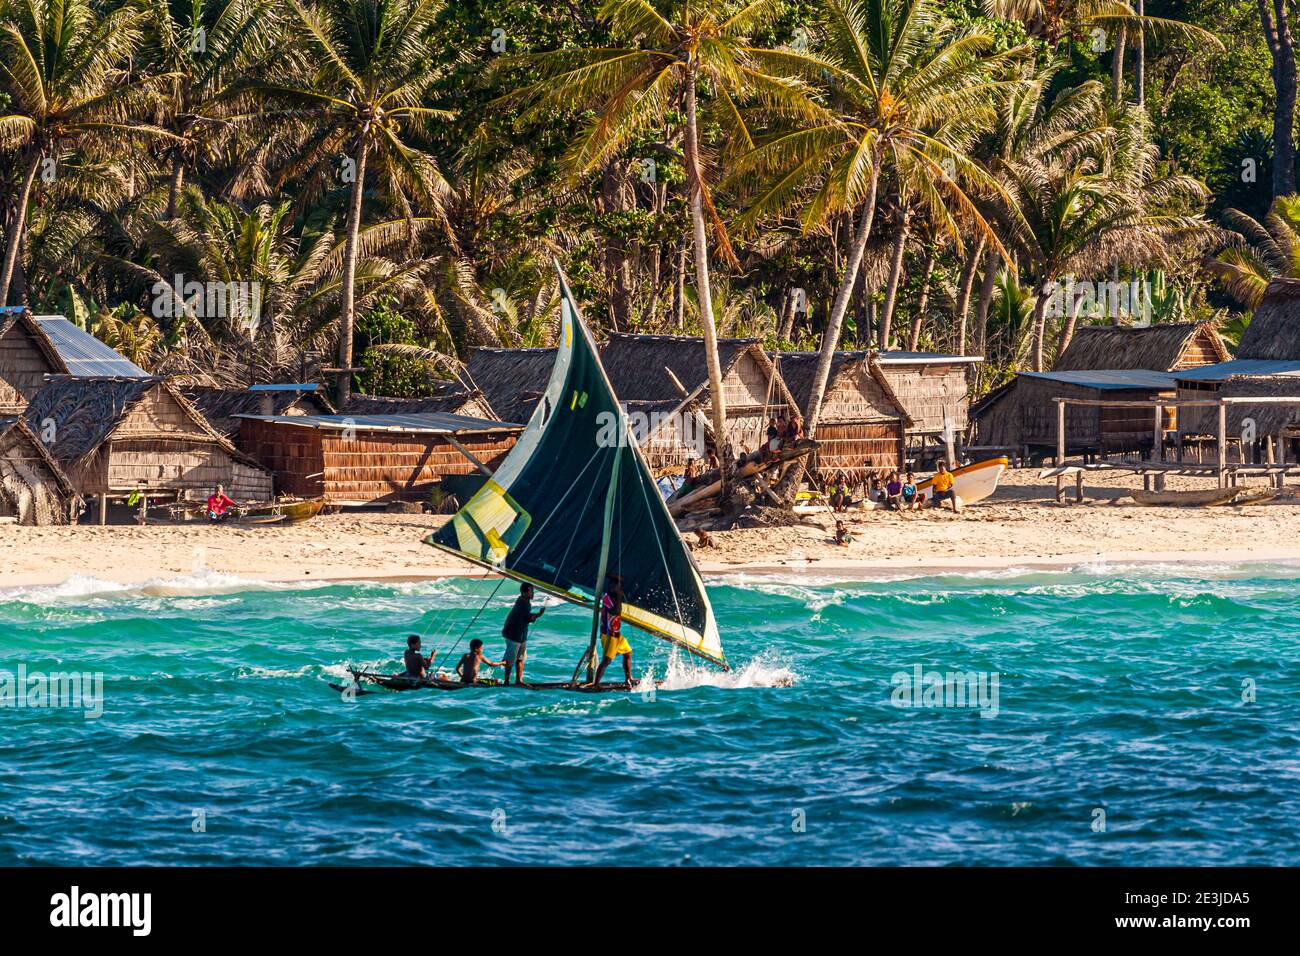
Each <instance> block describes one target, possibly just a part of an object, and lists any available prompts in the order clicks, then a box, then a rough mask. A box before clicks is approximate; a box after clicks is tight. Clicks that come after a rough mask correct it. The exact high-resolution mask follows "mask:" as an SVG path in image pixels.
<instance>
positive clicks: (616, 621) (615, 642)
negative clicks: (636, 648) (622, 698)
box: [592, 574, 632, 688]
mask: <svg viewBox="0 0 1300 956" xmlns="http://www.w3.org/2000/svg"><path fill="white" fill-rule="evenodd" d="M600 643H601V658H600V666H599V667H598V668H596V678H595V680H594V681H592V686H593V687H595V688H599V687H600V681H601V678H603V677H604V676H605V668H607V667H609V665H610V664H612V663H613V662H614V658H616V657H622V658H623V679H624V680H625V681H627V684H628V686H629V687H631V686H632V645H631V644H629V643H628V642H627V638H626V637H624V636H623V582H622V580H621V579H620V578H619V577H618V575H616V574H611V575H609V578H608V583H607V584H606V585H605V593H604V594H602V595H601V596H600Z"/></svg>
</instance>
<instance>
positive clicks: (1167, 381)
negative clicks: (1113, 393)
mask: <svg viewBox="0 0 1300 956" xmlns="http://www.w3.org/2000/svg"><path fill="white" fill-rule="evenodd" d="M1020 374H1021V375H1022V376H1024V377H1025V378H1042V379H1047V380H1048V381H1049V382H1061V383H1063V384H1066V385H1078V386H1080V387H1082V388H1097V389H1114V390H1117V391H1118V390H1121V389H1134V388H1146V389H1161V390H1169V389H1173V388H1174V386H1175V379H1176V378H1177V377H1178V376H1175V375H1174V373H1173V372H1156V371H1152V370H1150V369H1141V368H1138V369H1088V370H1081V371H1078V372H1021V373H1020Z"/></svg>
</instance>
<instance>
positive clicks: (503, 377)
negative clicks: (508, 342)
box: [464, 348, 555, 425]
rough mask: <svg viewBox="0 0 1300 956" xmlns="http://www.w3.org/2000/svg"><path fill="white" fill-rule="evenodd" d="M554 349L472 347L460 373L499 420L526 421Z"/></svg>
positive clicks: (552, 360)
mask: <svg viewBox="0 0 1300 956" xmlns="http://www.w3.org/2000/svg"><path fill="white" fill-rule="evenodd" d="M554 365H555V349H553V348H551V349H487V348H481V349H475V350H474V354H473V355H471V356H470V359H469V362H468V363H466V365H465V372H464V377H465V378H466V379H467V380H468V384H469V386H470V388H471V389H472V390H478V391H480V392H482V394H483V397H484V398H486V399H487V403H488V405H489V406H491V410H492V412H493V415H491V416H486V417H493V418H498V419H500V420H501V421H503V422H515V423H518V424H521V425H522V424H526V423H527V422H528V419H529V418H530V417H531V416H532V414H533V408H534V407H535V406H536V405H537V403H538V401H539V400H540V399H541V397H542V393H543V392H545V391H546V383H547V382H548V381H550V378H551V369H552V368H553V367H554Z"/></svg>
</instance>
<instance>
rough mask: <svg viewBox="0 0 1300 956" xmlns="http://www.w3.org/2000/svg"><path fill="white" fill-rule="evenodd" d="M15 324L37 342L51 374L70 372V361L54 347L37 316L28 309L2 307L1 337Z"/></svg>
mask: <svg viewBox="0 0 1300 956" xmlns="http://www.w3.org/2000/svg"><path fill="white" fill-rule="evenodd" d="M15 325H20V326H22V327H23V328H24V329H25V330H26V332H27V334H28V336H29V337H30V338H31V339H32V341H33V342H35V343H36V347H37V349H39V350H40V352H41V354H42V355H43V356H44V357H45V361H46V362H47V363H49V366H50V373H51V374H54V375H66V374H68V363H67V362H65V361H63V356H61V355H60V354H59V350H58V349H56V348H55V347H54V343H53V342H52V341H51V340H50V337H49V336H48V335H46V334H45V330H44V329H43V328H41V324H40V323H39V322H37V321H36V318H35V317H34V316H33V315H32V313H31V312H30V311H29V310H28V309H22V308H7V309H0V338H4V336H5V335H6V334H7V333H8V332H9V330H10V329H11V328H13V326H15Z"/></svg>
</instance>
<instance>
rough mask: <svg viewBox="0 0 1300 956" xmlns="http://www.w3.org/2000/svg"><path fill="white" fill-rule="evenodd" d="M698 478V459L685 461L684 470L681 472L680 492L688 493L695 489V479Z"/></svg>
mask: <svg viewBox="0 0 1300 956" xmlns="http://www.w3.org/2000/svg"><path fill="white" fill-rule="evenodd" d="M699 477H700V460H699V459H698V458H688V459H686V470H685V471H684V472H682V489H681V490H682V491H683V492H686V491H689V490H690V489H691V488H693V487H695V479H696V478H699Z"/></svg>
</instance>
